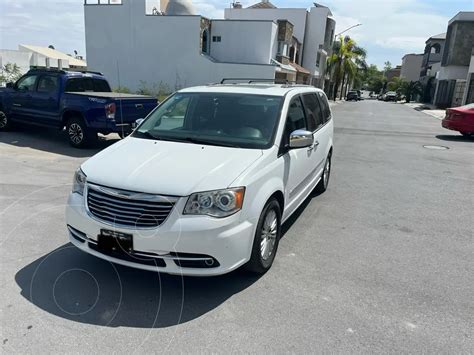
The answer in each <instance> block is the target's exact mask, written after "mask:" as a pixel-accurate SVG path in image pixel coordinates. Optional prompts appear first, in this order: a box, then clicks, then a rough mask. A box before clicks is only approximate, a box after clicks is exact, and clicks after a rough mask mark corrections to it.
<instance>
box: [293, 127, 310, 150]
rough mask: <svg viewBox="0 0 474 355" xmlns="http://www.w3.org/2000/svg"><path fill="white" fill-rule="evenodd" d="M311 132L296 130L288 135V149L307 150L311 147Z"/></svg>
mask: <svg viewBox="0 0 474 355" xmlns="http://www.w3.org/2000/svg"><path fill="white" fill-rule="evenodd" d="M313 142H314V137H313V132H310V131H305V130H303V129H298V130H296V131H294V132H292V133H291V134H290V149H299V148H307V147H310V146H312V145H313Z"/></svg>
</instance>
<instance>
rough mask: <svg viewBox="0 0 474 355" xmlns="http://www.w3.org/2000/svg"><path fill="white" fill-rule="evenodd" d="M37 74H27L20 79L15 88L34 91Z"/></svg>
mask: <svg viewBox="0 0 474 355" xmlns="http://www.w3.org/2000/svg"><path fill="white" fill-rule="evenodd" d="M36 79H38V75H28V76H25V77H23V78H22V79H20V81H19V82H18V84H17V86H16V88H17V89H18V90H19V91H34V90H35V85H36Z"/></svg>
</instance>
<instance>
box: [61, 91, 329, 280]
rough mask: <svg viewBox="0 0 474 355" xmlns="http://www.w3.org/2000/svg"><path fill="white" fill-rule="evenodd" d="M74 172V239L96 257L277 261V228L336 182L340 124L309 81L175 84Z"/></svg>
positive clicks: (257, 268) (217, 268) (215, 271)
mask: <svg viewBox="0 0 474 355" xmlns="http://www.w3.org/2000/svg"><path fill="white" fill-rule="evenodd" d="M139 121H141V122H139V123H138V126H137V127H136V128H135V130H134V131H133V133H132V134H131V135H130V136H128V137H127V138H125V139H123V140H121V141H119V142H117V143H116V144H114V145H112V146H110V147H109V148H107V149H105V150H103V151H101V152H100V153H98V154H97V155H95V156H94V157H92V158H90V159H89V160H87V161H86V162H85V163H83V164H82V166H81V167H80V168H79V169H78V170H77V171H76V173H75V176H74V181H73V188H72V192H71V194H70V196H69V200H68V205H67V208H66V221H67V228H68V232H69V238H70V241H71V242H72V243H73V244H74V245H75V246H76V247H78V248H79V249H81V250H83V251H85V252H87V253H89V254H92V255H94V256H96V257H99V258H102V259H105V260H108V261H111V262H114V263H117V264H122V265H126V266H130V267H134V268H139V269H144V270H150V271H159V272H164V273H169V274H179V275H199V276H207V275H220V274H225V273H228V272H230V271H232V270H235V269H237V268H240V267H242V266H244V267H246V268H247V269H248V270H251V271H253V272H257V273H264V272H266V271H267V270H268V269H269V268H270V267H271V265H272V263H273V261H274V259H275V255H276V253H277V249H278V242H279V239H280V236H281V226H282V223H283V222H285V221H286V220H287V219H288V218H289V217H290V216H291V215H292V214H293V213H294V212H295V211H296V209H297V208H298V207H299V206H300V205H301V204H302V202H303V201H304V200H305V199H306V198H307V197H308V196H309V195H310V194H311V193H312V191H313V190H317V191H319V192H324V191H325V190H326V189H327V187H328V183H329V177H330V172H331V156H332V153H333V121H332V115H331V110H330V107H329V104H328V100H327V97H326V95H325V94H324V92H323V91H321V90H319V89H316V88H314V87H311V86H298V85H288V84H285V85H277V84H266V83H246V84H236V83H234V84H219V85H208V86H201V87H193V88H187V89H184V90H181V91H178V92H176V93H175V94H174V95H172V96H170V97H169V98H168V99H167V100H165V101H164V102H163V103H162V104H161V105H160V106H158V107H157V108H156V109H155V110H154V111H152V112H151V113H150V114H149V115H148V117H146V118H145V119H144V120H139Z"/></svg>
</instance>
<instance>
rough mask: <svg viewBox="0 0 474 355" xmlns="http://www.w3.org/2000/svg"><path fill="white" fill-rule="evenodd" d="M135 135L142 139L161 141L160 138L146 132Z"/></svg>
mask: <svg viewBox="0 0 474 355" xmlns="http://www.w3.org/2000/svg"><path fill="white" fill-rule="evenodd" d="M135 133H136V134H138V135H139V136H140V138H147V139H159V138H158V137H156V136H154V135H153V134H151V133H150V132H149V131H145V132H141V131H136V132H135Z"/></svg>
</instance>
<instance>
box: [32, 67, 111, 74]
mask: <svg viewBox="0 0 474 355" xmlns="http://www.w3.org/2000/svg"><path fill="white" fill-rule="evenodd" d="M34 71H48V72H53V73H61V74H66V73H83V74H97V75H104V74H102V73H101V72H98V71H91V70H64V69H57V68H32V69H30V70H29V71H28V72H34Z"/></svg>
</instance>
